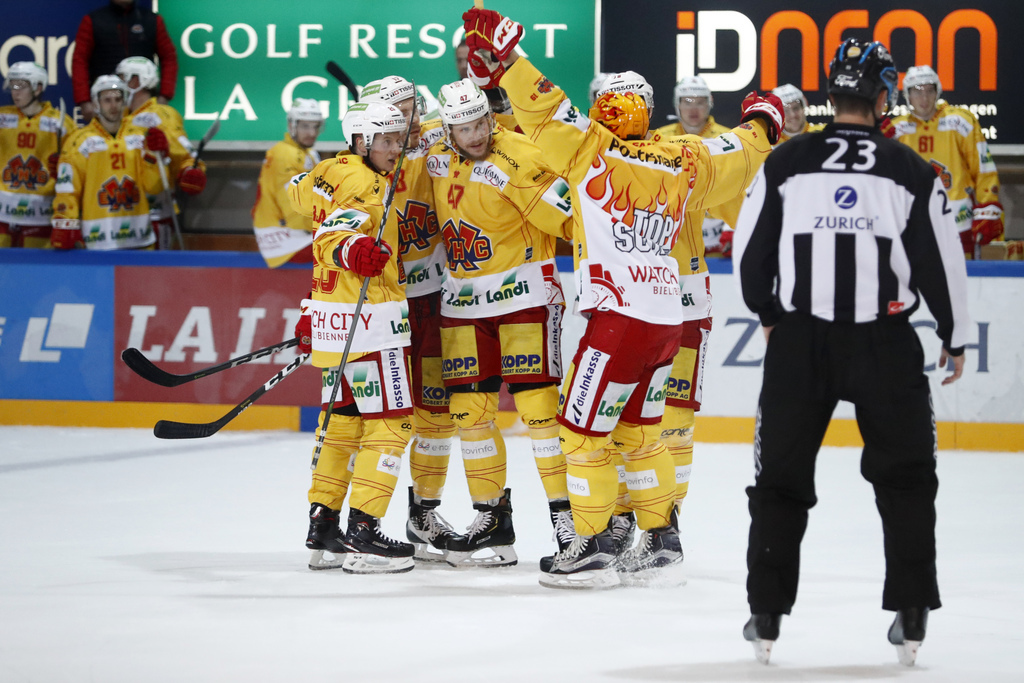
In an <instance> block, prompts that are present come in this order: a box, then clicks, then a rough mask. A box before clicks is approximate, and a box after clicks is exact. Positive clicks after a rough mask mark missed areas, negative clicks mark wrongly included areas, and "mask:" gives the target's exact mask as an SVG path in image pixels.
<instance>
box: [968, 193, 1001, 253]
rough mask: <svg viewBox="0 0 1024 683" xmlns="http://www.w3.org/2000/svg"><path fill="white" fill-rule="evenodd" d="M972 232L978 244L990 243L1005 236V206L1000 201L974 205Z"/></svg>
mask: <svg viewBox="0 0 1024 683" xmlns="http://www.w3.org/2000/svg"><path fill="white" fill-rule="evenodd" d="M973 218H974V220H972V221H971V234H972V236H973V240H974V241H975V243H977V244H988V243H989V242H991V241H992V240H997V239H999V238H1000V237H1002V236H1003V207H1002V205H1001V204H1000V203H999V202H989V203H988V204H981V205H980V206H976V207H974V216H973Z"/></svg>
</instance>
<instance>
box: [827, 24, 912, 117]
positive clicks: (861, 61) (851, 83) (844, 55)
mask: <svg viewBox="0 0 1024 683" xmlns="http://www.w3.org/2000/svg"><path fill="white" fill-rule="evenodd" d="M897 80H898V76H897V74H896V64H895V62H893V59H892V55H891V54H889V51H888V50H887V49H886V48H885V46H884V45H882V44H881V43H880V42H878V41H877V40H876V41H874V42H872V43H867V42H863V41H860V40H857V39H856V38H847V39H846V40H845V41H843V44H842V45H840V46H839V49H838V50H836V56H835V57H833V58H832V63H831V64H829V67H828V93H829V94H830V95H852V96H853V97H859V98H862V99H865V100H868V101H869V102H872V103H873V102H874V101H875V98H877V97H878V93H880V92H882V91H883V90H886V91H887V95H886V107H885V111H886V113H887V112H890V111H892V108H893V107H895V106H896V100H897V98H898V97H899V90H898V89H897V88H896V81H897Z"/></svg>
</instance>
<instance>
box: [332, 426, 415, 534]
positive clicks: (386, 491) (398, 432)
mask: <svg viewBox="0 0 1024 683" xmlns="http://www.w3.org/2000/svg"><path fill="white" fill-rule="evenodd" d="M332 420H333V418H332ZM410 434H411V425H410V419H409V418H408V417H388V418H383V419H376V420H363V437H362V439H360V442H359V446H360V447H359V452H358V453H357V454H356V464H355V470H354V472H353V474H352V494H351V496H350V497H349V507H351V508H355V509H357V510H361V511H362V512H365V513H366V514H368V515H371V516H373V517H383V516H384V514H385V513H386V512H387V511H388V503H390V502H391V494H393V493H394V492H395V485H396V484H397V483H398V474H399V472H401V470H402V453H403V451H404V450H405V446H406V444H407V443H408V442H409V436H410Z"/></svg>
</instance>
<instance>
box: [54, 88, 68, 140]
mask: <svg viewBox="0 0 1024 683" xmlns="http://www.w3.org/2000/svg"><path fill="white" fill-rule="evenodd" d="M67 112H68V110H67V108H66V107H65V105H64V98H63V97H62V98H60V119H58V121H57V154H60V146H61V144H63V142H64V117H65V116H67Z"/></svg>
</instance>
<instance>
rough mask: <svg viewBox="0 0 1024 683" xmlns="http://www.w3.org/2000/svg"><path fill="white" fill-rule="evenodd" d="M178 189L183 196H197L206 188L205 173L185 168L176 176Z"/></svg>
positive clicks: (196, 169) (196, 167) (196, 168)
mask: <svg viewBox="0 0 1024 683" xmlns="http://www.w3.org/2000/svg"><path fill="white" fill-rule="evenodd" d="M150 130H152V128H151V129H150ZM178 187H180V188H181V191H182V192H184V193H185V194H192V195H196V194H199V193H200V192H202V191H203V189H204V188H205V187H206V173H204V172H203V169H201V168H199V167H198V166H186V167H185V168H183V169H181V173H179V174H178Z"/></svg>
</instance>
